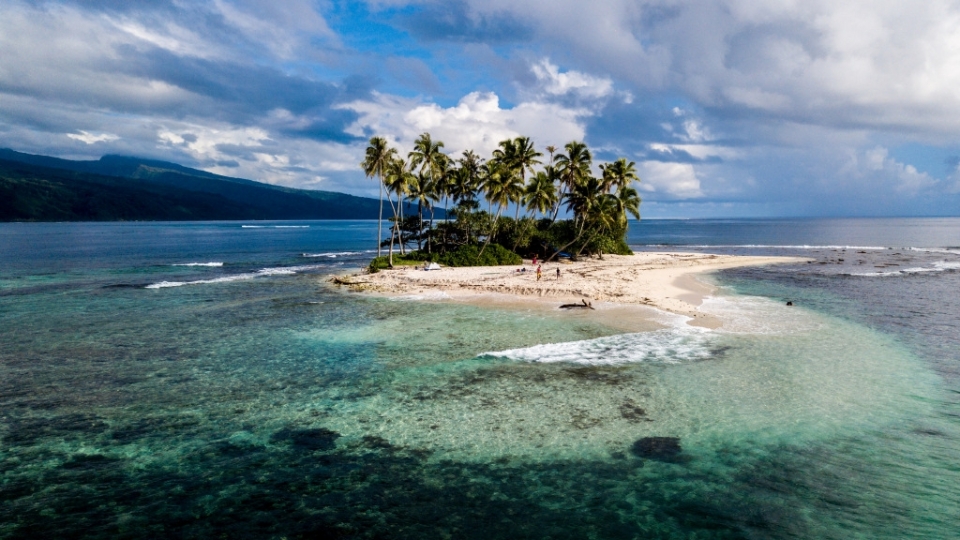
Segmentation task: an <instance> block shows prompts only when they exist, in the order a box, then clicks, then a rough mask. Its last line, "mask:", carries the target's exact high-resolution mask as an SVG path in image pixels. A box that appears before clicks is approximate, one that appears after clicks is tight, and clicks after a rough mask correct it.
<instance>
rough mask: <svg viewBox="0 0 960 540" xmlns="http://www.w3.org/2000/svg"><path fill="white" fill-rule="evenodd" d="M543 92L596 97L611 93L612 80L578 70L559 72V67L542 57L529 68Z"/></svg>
mask: <svg viewBox="0 0 960 540" xmlns="http://www.w3.org/2000/svg"><path fill="white" fill-rule="evenodd" d="M530 69H531V71H533V74H534V75H535V76H536V77H537V81H538V82H539V83H540V86H541V88H542V89H543V91H544V92H546V93H547V94H550V95H554V96H563V95H567V94H575V95H577V96H580V97H585V98H591V99H598V98H604V97H607V96H609V95H610V94H612V93H613V81H612V80H610V79H608V78H605V77H593V76H591V75H587V74H586V73H580V72H579V71H572V70H570V71H566V72H563V73H561V72H560V68H558V67H557V66H555V65H554V64H553V63H551V62H550V60H548V59H543V60H541V61H540V62H538V63H536V64H534V65H533V66H532V67H531V68H530Z"/></svg>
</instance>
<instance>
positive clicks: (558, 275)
mask: <svg viewBox="0 0 960 540" xmlns="http://www.w3.org/2000/svg"><path fill="white" fill-rule="evenodd" d="M557 281H560V267H559V266H558V267H557Z"/></svg>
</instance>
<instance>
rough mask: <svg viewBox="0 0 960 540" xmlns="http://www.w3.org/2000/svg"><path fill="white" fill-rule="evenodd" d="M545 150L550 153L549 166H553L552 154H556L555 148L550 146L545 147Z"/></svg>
mask: <svg viewBox="0 0 960 540" xmlns="http://www.w3.org/2000/svg"><path fill="white" fill-rule="evenodd" d="M546 150H547V152H549V153H550V165H553V154H554V153H556V151H557V147H556V146H553V145H552V144H551V145H550V146H547V147H546Z"/></svg>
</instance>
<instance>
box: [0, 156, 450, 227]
mask: <svg viewBox="0 0 960 540" xmlns="http://www.w3.org/2000/svg"><path fill="white" fill-rule="evenodd" d="M379 206H380V203H379V201H378V200H376V199H369V198H365V197H355V196H353V195H347V194H344V193H335V192H332V191H313V190H305V189H292V188H285V187H280V186H273V185H270V184H264V183H262V182H255V181H253V180H245V179H242V178H231V177H229V176H220V175H217V174H212V173H208V172H205V171H200V170H196V169H191V168H189V167H184V166H182V165H178V164H176V163H168V162H165V161H155V160H148V159H141V158H134V157H124V156H111V155H108V156H104V157H102V158H100V159H99V160H97V161H72V160H66V159H59V158H53V157H48V156H38V155H32V154H24V153H21V152H16V151H13V150H9V149H0V221H119V220H171V221H174V220H234V219H376V217H377V215H378V213H379ZM406 208H407V210H405V212H410V211H411V210H415V207H413V206H412V205H408V206H407V207H406ZM437 214H438V216H437V217H441V216H442V215H443V211H442V210H439V211H438V212H437Z"/></svg>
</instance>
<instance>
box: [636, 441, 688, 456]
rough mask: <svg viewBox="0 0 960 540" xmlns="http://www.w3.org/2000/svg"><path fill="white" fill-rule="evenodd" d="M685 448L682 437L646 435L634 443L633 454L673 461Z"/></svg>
mask: <svg viewBox="0 0 960 540" xmlns="http://www.w3.org/2000/svg"><path fill="white" fill-rule="evenodd" d="M682 450H683V449H682V448H680V437H644V438H642V439H639V440H637V442H635V443H633V448H631V451H632V452H633V455H635V456H637V457H642V458H649V459H658V460H660V461H672V460H673V459H674V458H675V457H676V456H677V455H678V454H680V452H681V451H682Z"/></svg>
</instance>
